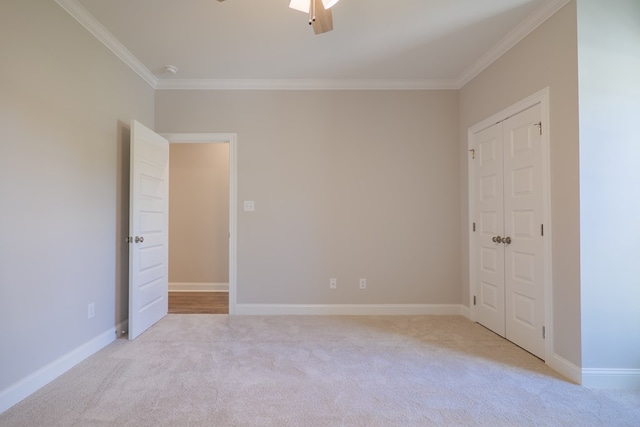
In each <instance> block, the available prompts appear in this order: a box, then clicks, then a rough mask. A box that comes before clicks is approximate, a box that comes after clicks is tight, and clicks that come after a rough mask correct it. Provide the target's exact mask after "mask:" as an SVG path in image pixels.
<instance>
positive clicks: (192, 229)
mask: <svg viewBox="0 0 640 427" xmlns="http://www.w3.org/2000/svg"><path fill="white" fill-rule="evenodd" d="M169 195H170V196H169V282H182V283H184V282H197V283H228V282H229V144H224V143H211V144H187V143H179V144H171V145H170V146H169Z"/></svg>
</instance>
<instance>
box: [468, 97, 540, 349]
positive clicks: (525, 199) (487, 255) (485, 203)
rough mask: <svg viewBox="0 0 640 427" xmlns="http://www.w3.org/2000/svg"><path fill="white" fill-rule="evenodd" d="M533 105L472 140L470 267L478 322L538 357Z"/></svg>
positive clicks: (536, 113)
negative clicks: (472, 221) (472, 229)
mask: <svg viewBox="0 0 640 427" xmlns="http://www.w3.org/2000/svg"><path fill="white" fill-rule="evenodd" d="M541 126H542V123H541V106H540V105H539V104H537V105H535V106H532V107H530V108H529V109H527V110H525V111H522V112H521V113H518V114H516V115H514V116H512V117H510V118H508V119H506V120H504V121H502V122H500V123H497V124H495V125H493V126H491V127H489V128H486V129H484V130H481V131H479V132H477V133H475V134H474V135H473V136H472V147H473V148H472V152H473V153H474V156H473V157H474V159H473V160H472V164H471V169H472V186H473V188H472V200H471V202H472V214H473V216H474V222H475V224H474V227H475V229H476V231H475V232H473V238H472V254H473V255H472V259H473V261H472V266H471V267H472V268H473V275H472V278H473V282H474V283H473V292H474V303H475V305H474V307H473V308H474V311H475V313H474V315H475V319H476V321H477V322H478V323H480V324H482V325H484V326H486V327H487V328H489V329H491V330H492V331H494V332H495V333H497V334H499V335H501V336H503V337H505V338H506V339H508V340H510V341H512V342H513V343H515V344H517V345H518V346H520V347H522V348H524V349H525V350H527V351H529V352H530V353H532V354H534V355H536V356H538V357H540V358H542V359H544V355H545V345H544V329H543V328H544V318H545V307H544V304H545V286H544V280H545V254H544V250H545V245H544V243H543V239H544V224H543V217H544V211H543V209H544V198H543V196H544V189H543V183H544V181H543V161H544V160H543V147H542V140H541V138H542V136H541V134H542V128H541Z"/></svg>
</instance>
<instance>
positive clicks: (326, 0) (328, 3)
mask: <svg viewBox="0 0 640 427" xmlns="http://www.w3.org/2000/svg"><path fill="white" fill-rule="evenodd" d="M339 1H340V0H322V4H323V5H324V8H325V9H331V8H332V7H333V6H334V5H335V4H336V3H338V2H339Z"/></svg>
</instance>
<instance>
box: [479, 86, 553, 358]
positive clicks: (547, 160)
mask: <svg viewBox="0 0 640 427" xmlns="http://www.w3.org/2000/svg"><path fill="white" fill-rule="evenodd" d="M537 104H540V108H541V119H542V138H541V141H540V143H541V144H542V157H543V161H542V163H543V165H542V187H543V188H542V193H543V196H542V200H543V201H542V204H543V206H542V211H543V214H542V216H543V224H544V239H543V245H544V258H543V259H544V265H545V269H544V278H543V280H544V325H545V363H546V364H547V365H548V364H549V362H550V361H551V359H552V356H553V354H554V346H553V282H552V278H553V275H552V265H551V261H552V256H551V250H552V227H551V168H550V165H551V155H550V154H551V153H550V134H551V133H550V130H551V122H550V114H549V88H548V87H546V88H544V89H542V90H540V91H538V92H536V93H534V94H532V95H530V96H528V97H526V98H525V99H523V100H521V101H519V102H517V103H515V104H513V105H511V106H510V107H507V108H505V109H503V110H501V111H499V112H498V113H495V114H493V115H492V116H490V117H488V118H486V119H484V120H482V121H480V122H478V123H476V124H475V125H473V126H471V127H470V128H468V129H467V149H468V150H469V153H471V152H472V151H471V150H474V149H475V147H474V145H473V135H474V134H476V133H478V132H480V131H482V130H484V129H486V128H488V127H490V126H493V125H495V124H497V123H499V122H502V121H504V120H506V119H508V118H509V117H512V116H514V115H516V114H518V113H521V112H522V111H524V110H527V109H528V108H531V107H533V106H535V105H537ZM467 175H468V189H469V194H468V199H467V200H468V210H469V211H468V215H469V233H468V237H469V240H468V245H469V246H468V248H469V260H468V261H469V266H468V268H469V278H468V279H469V313H470V319H471V320H472V321H474V322H475V321H476V308H475V306H474V305H473V296H474V295H476V286H475V270H474V265H475V256H476V254H475V233H474V232H473V226H472V224H473V223H474V222H476V223H477V220H476V219H475V209H474V208H475V207H474V204H473V200H474V195H475V183H474V180H473V177H474V173H473V161H472V156H471V154H469V156H467Z"/></svg>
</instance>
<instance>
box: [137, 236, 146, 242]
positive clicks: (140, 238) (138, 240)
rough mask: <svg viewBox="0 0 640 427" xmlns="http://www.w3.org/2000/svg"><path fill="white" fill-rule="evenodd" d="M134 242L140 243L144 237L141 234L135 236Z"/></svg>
mask: <svg viewBox="0 0 640 427" xmlns="http://www.w3.org/2000/svg"><path fill="white" fill-rule="evenodd" d="M135 242H136V243H142V242H144V237H142V236H136V238H135Z"/></svg>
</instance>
